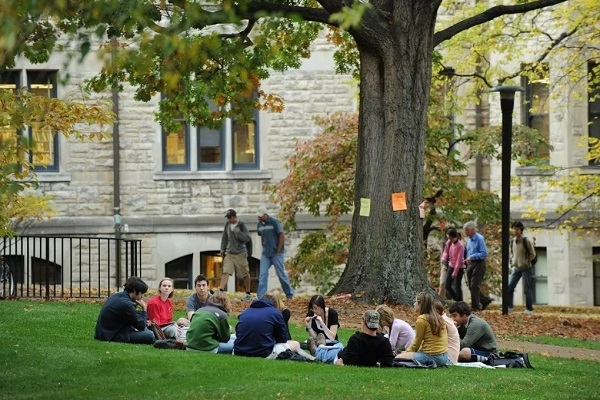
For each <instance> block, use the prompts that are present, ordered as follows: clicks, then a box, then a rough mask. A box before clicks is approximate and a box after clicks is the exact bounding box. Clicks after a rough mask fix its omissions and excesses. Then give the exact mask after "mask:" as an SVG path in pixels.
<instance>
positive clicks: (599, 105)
mask: <svg viewBox="0 0 600 400" xmlns="http://www.w3.org/2000/svg"><path fill="white" fill-rule="evenodd" d="M588 79H589V82H590V83H591V85H592V86H591V87H590V88H589V90H588V126H589V131H588V134H589V136H590V137H593V138H596V139H600V82H599V81H600V64H599V63H595V62H589V63H588ZM592 82H594V83H592ZM596 163H597V161H596V160H590V164H596Z"/></svg>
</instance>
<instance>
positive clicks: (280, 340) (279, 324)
mask: <svg viewBox="0 0 600 400" xmlns="http://www.w3.org/2000/svg"><path fill="white" fill-rule="evenodd" d="M276 301H277V300H276V299H275V298H273V295H272V293H265V295H264V296H263V297H261V298H260V299H258V300H254V301H253V302H252V304H250V307H248V308H247V309H245V310H244V311H243V312H242V313H241V314H240V316H239V319H238V323H237V325H236V327H235V332H236V338H235V342H234V344H233V354H234V355H236V356H246V357H263V358H267V359H269V360H273V359H275V358H277V356H278V355H279V353H282V352H284V351H286V350H291V351H295V352H299V353H300V354H302V355H304V356H309V355H308V354H306V353H304V352H303V351H301V350H300V343H298V342H297V341H295V340H288V331H287V327H286V325H285V320H284V319H283V315H282V314H281V312H280V311H279V310H278V309H277V308H276V307H275V303H276ZM307 358H310V359H312V358H313V357H312V356H309V357H307Z"/></svg>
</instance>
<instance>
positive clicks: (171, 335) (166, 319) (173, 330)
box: [148, 278, 179, 339]
mask: <svg viewBox="0 0 600 400" xmlns="http://www.w3.org/2000/svg"><path fill="white" fill-rule="evenodd" d="M171 297H173V280H172V279H171V278H163V279H162V280H161V281H160V282H159V284H158V294H157V295H156V296H154V297H153V298H151V299H150V300H149V301H148V320H150V321H152V322H154V323H156V325H158V326H159V327H160V329H161V330H162V331H163V332H164V334H165V338H166V339H177V337H178V334H179V327H178V326H177V324H176V323H175V322H173V308H174V307H173V302H172V301H171Z"/></svg>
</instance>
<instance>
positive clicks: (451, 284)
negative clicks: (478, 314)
mask: <svg viewBox="0 0 600 400" xmlns="http://www.w3.org/2000/svg"><path fill="white" fill-rule="evenodd" d="M453 272H454V268H452V267H448V270H447V273H446V296H450V297H452V299H454V301H462V299H463V293H462V277H463V274H464V268H459V269H458V275H456V279H452V273H453Z"/></svg>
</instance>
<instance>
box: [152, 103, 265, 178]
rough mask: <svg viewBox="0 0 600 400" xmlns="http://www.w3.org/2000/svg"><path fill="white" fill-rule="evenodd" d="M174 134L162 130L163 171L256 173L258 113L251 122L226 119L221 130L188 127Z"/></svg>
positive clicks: (255, 112) (255, 113)
mask: <svg viewBox="0 0 600 400" xmlns="http://www.w3.org/2000/svg"><path fill="white" fill-rule="evenodd" d="M182 125H183V127H182V128H181V129H180V130H179V131H177V132H167V131H166V130H165V129H163V130H162V156H163V163H162V164H163V170H164V171H228V170H258V169H259V168H260V164H259V134H258V132H259V128H258V110H256V111H254V113H253V116H252V118H251V120H250V121H249V122H247V123H239V122H237V121H235V120H232V119H226V120H225V121H224V123H223V126H222V127H221V128H217V129H212V128H208V127H206V126H189V125H188V124H186V123H185V122H183V121H182Z"/></svg>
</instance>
